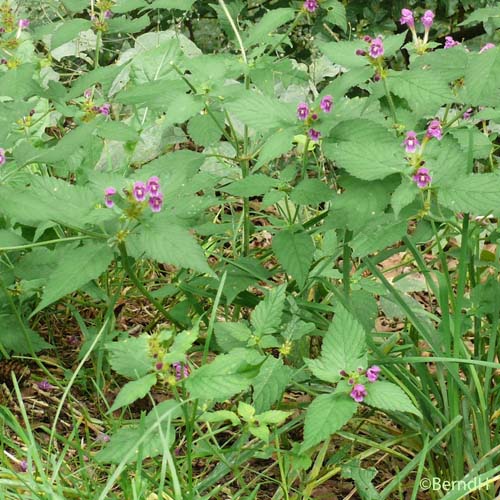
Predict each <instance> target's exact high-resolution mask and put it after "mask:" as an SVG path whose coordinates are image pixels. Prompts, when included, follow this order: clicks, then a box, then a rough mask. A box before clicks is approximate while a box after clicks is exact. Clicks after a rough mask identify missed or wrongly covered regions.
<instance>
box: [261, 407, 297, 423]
mask: <svg viewBox="0 0 500 500" xmlns="http://www.w3.org/2000/svg"><path fill="white" fill-rule="evenodd" d="M291 414H292V412H291V411H281V410H269V411H265V412H264V413H260V414H259V415H257V416H256V418H257V420H258V422H259V423H261V424H272V425H278V424H281V423H283V422H284V421H285V420H286V419H287V418H288V417H289V416H290V415H291Z"/></svg>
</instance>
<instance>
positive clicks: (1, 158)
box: [0, 148, 6, 165]
mask: <svg viewBox="0 0 500 500" xmlns="http://www.w3.org/2000/svg"><path fill="white" fill-rule="evenodd" d="M5 161H6V159H5V149H3V148H0V165H3V164H4V163H5Z"/></svg>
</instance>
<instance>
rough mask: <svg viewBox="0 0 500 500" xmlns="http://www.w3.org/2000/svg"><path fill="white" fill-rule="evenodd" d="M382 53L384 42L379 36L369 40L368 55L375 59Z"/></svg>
mask: <svg viewBox="0 0 500 500" xmlns="http://www.w3.org/2000/svg"><path fill="white" fill-rule="evenodd" d="M383 55H384V43H383V42H382V38H380V37H379V36H378V37H377V38H374V39H373V40H372V41H371V45H370V56H371V57H373V58H374V59H376V58H377V57H382V56H383Z"/></svg>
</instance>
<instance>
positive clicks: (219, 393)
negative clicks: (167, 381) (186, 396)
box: [185, 349, 263, 401]
mask: <svg viewBox="0 0 500 500" xmlns="http://www.w3.org/2000/svg"><path fill="white" fill-rule="evenodd" d="M262 361H263V356H261V355H260V354H258V353H257V352H255V351H253V350H248V349H234V350H233V351H231V352H230V353H228V354H219V355H218V356H217V357H216V358H215V360H214V361H212V362H211V363H210V364H207V365H204V366H202V367H201V368H198V369H197V370H196V371H195V372H194V373H193V374H192V375H190V376H189V377H188V378H187V379H186V382H185V384H186V387H187V389H188V391H189V393H190V395H191V397H192V398H194V399H202V400H206V399H213V400H215V401H224V400H225V399H229V398H230V397H232V396H234V395H235V394H237V393H239V392H241V391H244V390H245V389H247V388H248V387H249V386H250V384H251V383H252V380H253V378H254V377H255V375H256V374H257V373H258V370H259V364H260V363H261V362H262Z"/></svg>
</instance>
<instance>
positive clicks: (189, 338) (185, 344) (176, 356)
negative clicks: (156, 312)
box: [163, 326, 199, 363]
mask: <svg viewBox="0 0 500 500" xmlns="http://www.w3.org/2000/svg"><path fill="white" fill-rule="evenodd" d="M198 334H199V330H198V327H197V326H195V327H194V328H191V330H184V331H182V332H179V333H177V334H176V335H175V337H174V343H173V344H172V345H171V347H170V349H169V350H168V353H167V354H166V355H165V356H164V358H163V361H164V363H175V362H179V361H184V360H185V359H186V353H187V351H188V350H189V349H190V348H191V346H192V345H193V344H194V343H195V342H196V339H197V338H198Z"/></svg>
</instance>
